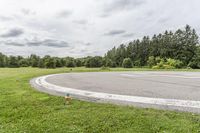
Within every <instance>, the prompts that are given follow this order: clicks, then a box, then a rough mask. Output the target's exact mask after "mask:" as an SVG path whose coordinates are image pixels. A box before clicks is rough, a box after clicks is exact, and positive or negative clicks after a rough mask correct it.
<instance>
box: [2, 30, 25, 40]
mask: <svg viewBox="0 0 200 133" xmlns="http://www.w3.org/2000/svg"><path fill="white" fill-rule="evenodd" d="M23 33H24V31H23V30H22V29H20V28H13V29H10V30H8V31H7V32H5V33H3V34H1V37H4V38H8V37H18V36H20V35H22V34H23Z"/></svg>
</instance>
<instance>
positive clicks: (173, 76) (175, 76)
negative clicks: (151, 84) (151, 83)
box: [121, 74, 200, 79]
mask: <svg viewBox="0 0 200 133" xmlns="http://www.w3.org/2000/svg"><path fill="white" fill-rule="evenodd" d="M121 76H125V77H144V74H142V75H132V74H121ZM145 76H149V77H170V78H185V79H200V77H188V76H178V75H168V74H159V75H153V74H152V75H150V74H148V75H145Z"/></svg>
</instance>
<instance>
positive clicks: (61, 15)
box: [56, 10, 72, 18]
mask: <svg viewBox="0 0 200 133" xmlns="http://www.w3.org/2000/svg"><path fill="white" fill-rule="evenodd" d="M71 14H72V11H70V10H64V11H61V12H59V13H57V14H56V16H57V17H59V18H66V17H69V16H70V15H71Z"/></svg>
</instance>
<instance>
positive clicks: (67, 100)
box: [65, 93, 72, 104]
mask: <svg viewBox="0 0 200 133" xmlns="http://www.w3.org/2000/svg"><path fill="white" fill-rule="evenodd" d="M71 100H72V98H71V97H70V94H69V93H66V94H65V104H70V101H71Z"/></svg>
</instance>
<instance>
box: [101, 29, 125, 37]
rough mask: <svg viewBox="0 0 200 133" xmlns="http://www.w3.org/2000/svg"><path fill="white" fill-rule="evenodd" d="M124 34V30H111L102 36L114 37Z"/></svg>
mask: <svg viewBox="0 0 200 133" xmlns="http://www.w3.org/2000/svg"><path fill="white" fill-rule="evenodd" d="M125 32H126V31H125V30H111V31H109V32H108V33H105V34H104V35H108V36H114V35H119V34H123V33H125Z"/></svg>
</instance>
